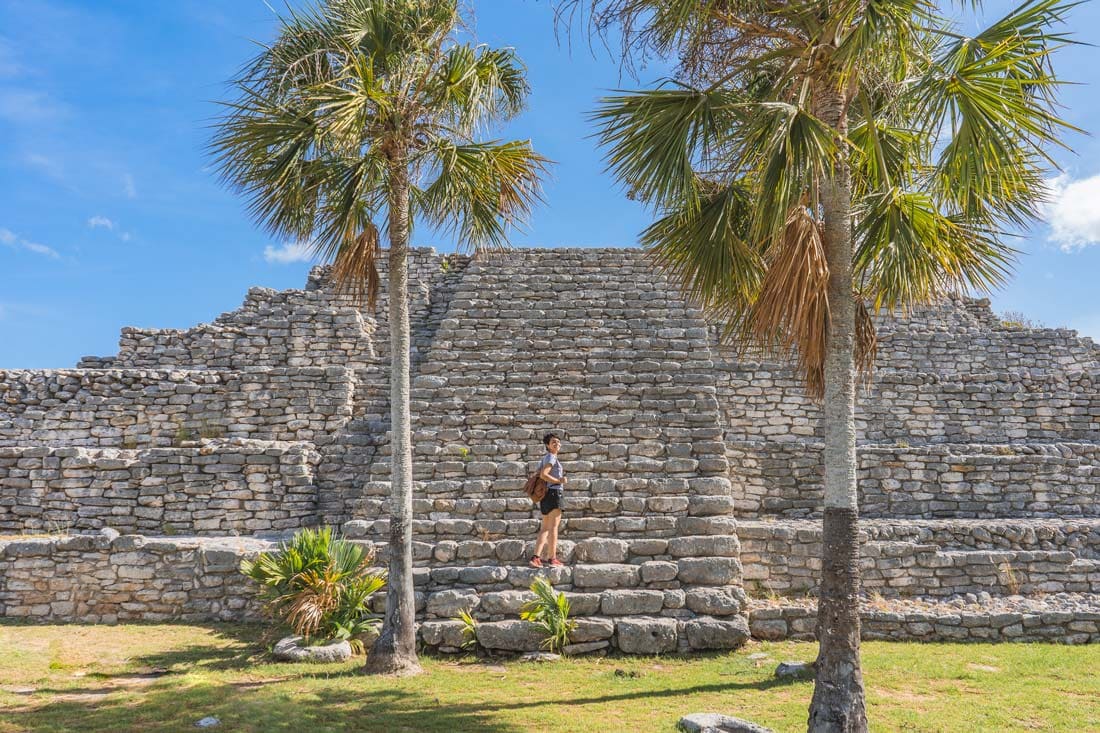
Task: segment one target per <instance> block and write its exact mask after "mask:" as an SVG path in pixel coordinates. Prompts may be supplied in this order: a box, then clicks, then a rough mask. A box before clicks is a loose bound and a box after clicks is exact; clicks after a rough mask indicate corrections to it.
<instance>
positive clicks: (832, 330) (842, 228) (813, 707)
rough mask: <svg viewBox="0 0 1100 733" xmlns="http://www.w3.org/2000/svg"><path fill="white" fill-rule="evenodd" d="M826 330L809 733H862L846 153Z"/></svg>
mask: <svg viewBox="0 0 1100 733" xmlns="http://www.w3.org/2000/svg"><path fill="white" fill-rule="evenodd" d="M845 106H846V105H845V100H844V98H843V96H842V95H841V94H840V93H833V94H827V95H826V96H825V98H824V99H823V100H822V103H821V105H820V107H819V109H818V114H819V115H820V117H821V119H822V121H824V122H826V123H828V124H829V125H830V126H832V127H833V129H835V130H837V131H838V133H839V134H840V135H844V134H845V133H846V132H847V123H846V119H845V118H846V116H847V111H846V110H845ZM821 208H822V215H823V216H824V219H825V258H826V261H827V262H828V265H829V289H828V296H829V315H830V322H829V331H828V343H827V347H826V348H827V351H826V356H825V404H824V429H825V452H824V462H825V516H824V522H823V527H822V543H821V552H822V558H821V560H822V563H821V569H822V577H821V592H820V597H819V598H818V612H817V637H818V643H819V649H818V657H817V661H816V662H815V679H814V695H813V700H812V701H811V703H810V720H809V731H810V733H826V732H828V733H840V732H842V733H865V731H867V710H866V704H865V701H864V694H863V672H862V671H861V669H860V661H859V633H860V631H859V626H860V624H859V537H858V534H859V514H858V512H859V509H858V498H857V493H856V427H855V324H856V321H855V315H856V302H855V297H854V296H853V294H852V284H853V283H852V223H851V214H852V187H851V176H850V171H849V168H848V162H847V155H844V154H841V155H840V156H839V160H838V161H837V165H836V167H835V168H834V171H833V175H832V177H831V178H827V179H826V180H824V181H823V182H822V186H821Z"/></svg>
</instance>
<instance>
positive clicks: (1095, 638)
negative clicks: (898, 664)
mask: <svg viewBox="0 0 1100 733" xmlns="http://www.w3.org/2000/svg"><path fill="white" fill-rule="evenodd" d="M860 620H861V622H860V630H861V632H862V637H863V639H864V641H876V640H888V641H924V642H932V641H938V642H949V643H951V642H986V643H988V642H996V641H1006V642H1017V643H1018V642H1060V643H1063V644H1090V643H1092V644H1095V643H1097V642H1100V612H1098V611H1050V610H1046V609H1043V608H1035V609H1029V610H1003V611H1001V610H997V611H993V612H990V611H989V610H988V609H980V608H969V609H965V610H964V609H959V610H954V609H932V608H919V607H918V608H912V609H907V608H904V607H902V608H882V609H876V608H864V609H863V610H862V611H861V613H860ZM750 627H751V629H752V635H753V638H756V639H763V640H767V641H780V640H783V639H796V640H800V641H812V640H813V639H815V638H816V629H817V609H816V608H814V607H812V606H809V605H805V606H802V605H785V606H770V607H758V608H753V609H752V610H751V611H750Z"/></svg>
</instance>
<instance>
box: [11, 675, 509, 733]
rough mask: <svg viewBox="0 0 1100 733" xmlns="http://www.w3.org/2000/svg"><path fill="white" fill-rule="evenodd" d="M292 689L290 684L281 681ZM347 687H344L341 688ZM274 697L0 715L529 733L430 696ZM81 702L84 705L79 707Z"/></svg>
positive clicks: (35, 722) (91, 726) (54, 731)
mask: <svg viewBox="0 0 1100 733" xmlns="http://www.w3.org/2000/svg"><path fill="white" fill-rule="evenodd" d="M280 681H285V680H280ZM338 684H340V683H338ZM290 692H292V691H291V690H286V689H283V690H280V691H271V690H267V689H264V687H262V686H261V687H251V686H247V685H234V684H230V683H216V684H200V685H194V686H191V687H181V686H179V685H178V684H171V685H164V686H158V687H157V688H154V689H146V690H143V691H141V694H140V695H137V696H120V695H116V696H109V697H106V696H103V697H102V699H90V698H92V697H93V696H92V695H88V696H82V695H75V696H65V695H62V696H60V699H56V698H55V699H54V700H52V701H50V702H49V703H48V704H45V705H42V706H40V707H32V706H30V705H28V706H26V707H24V708H22V709H20V710H15V711H4V712H0V723H2V722H7V723H10V724H13V725H14V726H15V729H16V730H26V731H43V732H45V731H49V732H50V733H67V732H70V731H72V732H74V733H75V732H76V731H80V732H81V733H95V732H104V733H105V732H106V731H111V732H112V733H114V732H115V731H142V733H156V732H158V731H184V730H193V729H194V728H195V724H196V722H197V721H198V720H200V719H202V718H204V717H208V716H213V717H215V718H218V720H219V721H220V724H219V726H218V729H220V730H228V731H257V732H259V731H264V732H266V731H282V730H285V731H295V732H297V731H309V732H310V733H321V732H322V731H387V732H389V731H417V732H418V733H419V732H420V731H424V732H426V733H431V732H435V733H456V732H457V731H485V732H486V733H520V731H524V730H526V729H525V728H524V727H522V726H519V725H516V724H512V723H507V722H503V721H499V720H494V719H493V717H492V715H491V709H487V708H485V707H484V706H482V705H476V704H441V703H439V702H438V701H437V699H436V698H435V697H433V696H432V694H431V693H430V692H415V691H408V690H398V689H385V690H375V691H366V690H363V689H361V688H357V687H356V686H354V685H349V684H347V683H346V682H344V683H342V686H325V687H319V688H312V687H311V688H310V689H309V690H308V691H299V692H300V694H299V695H298V697H297V699H296V698H295V697H292V696H291V695H290V694H289V693H290ZM73 698H76V699H73Z"/></svg>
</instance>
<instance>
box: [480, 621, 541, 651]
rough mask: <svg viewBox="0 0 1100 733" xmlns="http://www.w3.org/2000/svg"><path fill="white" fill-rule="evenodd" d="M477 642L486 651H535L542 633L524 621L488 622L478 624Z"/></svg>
mask: <svg viewBox="0 0 1100 733" xmlns="http://www.w3.org/2000/svg"><path fill="white" fill-rule="evenodd" d="M477 640H478V643H480V644H481V645H482V646H483V647H485V648H486V649H499V650H501V651H511V652H527V651H537V650H538V649H539V646H540V644H542V640H543V636H542V632H541V631H539V629H538V628H537V627H536V626H534V625H533V624H529V623H527V622H526V621H518V620H515V621H490V622H486V623H481V624H478V627H477Z"/></svg>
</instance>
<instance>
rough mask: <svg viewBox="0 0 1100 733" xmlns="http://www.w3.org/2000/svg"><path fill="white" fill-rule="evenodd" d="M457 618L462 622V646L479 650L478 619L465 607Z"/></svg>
mask: <svg viewBox="0 0 1100 733" xmlns="http://www.w3.org/2000/svg"><path fill="white" fill-rule="evenodd" d="M455 620H456V621H461V622H462V648H463V649H472V650H474V651H477V626H478V621H477V619H476V618H474V617H473V616H472V615H471V614H470V612H469V611H467V610H466V609H463V610H461V611H459V612H458V615H457V616H455Z"/></svg>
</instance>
